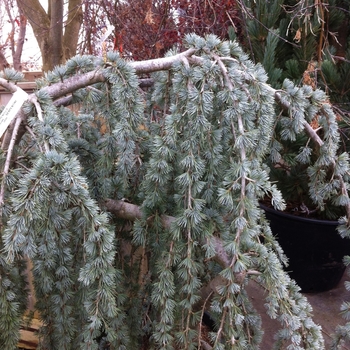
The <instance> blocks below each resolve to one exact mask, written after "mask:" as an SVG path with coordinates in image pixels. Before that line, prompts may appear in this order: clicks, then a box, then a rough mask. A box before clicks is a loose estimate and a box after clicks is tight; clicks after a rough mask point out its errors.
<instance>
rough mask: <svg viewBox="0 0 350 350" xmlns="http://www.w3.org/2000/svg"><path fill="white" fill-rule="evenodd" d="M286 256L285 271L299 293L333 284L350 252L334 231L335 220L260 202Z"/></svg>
mask: <svg viewBox="0 0 350 350" xmlns="http://www.w3.org/2000/svg"><path fill="white" fill-rule="evenodd" d="M261 208H262V209H264V210H265V213H266V218H267V219H268V220H269V221H270V227H271V230H272V233H273V234H274V235H275V236H276V238H277V240H278V242H279V244H280V245H281V247H282V249H283V251H284V253H285V254H286V256H287V257H288V259H289V265H288V267H286V271H287V272H288V273H289V276H290V277H291V278H292V279H294V280H295V281H296V282H297V284H298V285H299V287H300V288H301V291H302V292H303V293H315V292H324V291H327V290H330V289H332V288H334V287H336V286H337V284H338V283H339V281H340V280H341V278H342V276H343V273H344V271H345V266H344V264H343V257H344V256H345V255H350V239H343V238H341V237H340V235H339V234H338V233H337V231H336V227H337V225H338V223H337V222H336V221H326V220H317V219H308V218H303V217H300V216H294V215H291V214H287V213H284V212H280V211H276V210H274V209H272V208H268V207H266V206H264V205H261Z"/></svg>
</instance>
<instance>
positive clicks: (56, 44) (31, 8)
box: [17, 0, 83, 72]
mask: <svg viewBox="0 0 350 350" xmlns="http://www.w3.org/2000/svg"><path fill="white" fill-rule="evenodd" d="M17 4H18V7H19V8H20V9H21V11H22V12H23V14H24V15H25V16H26V17H27V19H28V21H29V23H30V25H31V26H32V28H33V32H34V35H35V38H36V40H37V42H38V45H39V48H40V52H41V56H42V61H43V67H42V70H43V71H44V72H46V71H49V70H52V69H53V68H54V66H56V65H59V64H62V63H64V62H65V60H67V59H68V58H70V57H71V56H74V55H75V54H76V48H77V43H78V38H79V31H80V27H81V24H82V21H83V16H82V9H81V5H82V0H70V1H69V4H68V11H69V13H68V17H67V24H66V26H65V30H64V33H63V28H64V21H63V20H64V16H63V0H50V1H49V8H48V12H46V11H45V9H44V8H43V6H42V5H41V3H40V1H39V0H17Z"/></svg>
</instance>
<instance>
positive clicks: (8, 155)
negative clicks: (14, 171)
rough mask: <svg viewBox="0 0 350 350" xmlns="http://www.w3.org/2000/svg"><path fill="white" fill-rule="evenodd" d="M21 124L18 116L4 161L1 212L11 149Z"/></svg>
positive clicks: (0, 198) (0, 201)
mask: <svg viewBox="0 0 350 350" xmlns="http://www.w3.org/2000/svg"><path fill="white" fill-rule="evenodd" d="M21 122H22V118H21V116H20V115H19V116H18V117H17V118H16V122H15V126H14V128H13V132H12V137H11V141H10V144H9V147H8V149H7V155H6V161H5V165H4V170H3V178H2V182H1V189H0V210H2V207H3V205H4V203H5V200H4V196H5V187H6V185H5V182H6V176H7V175H8V173H9V170H10V164H11V159H12V153H13V148H14V146H15V142H16V137H17V133H18V130H19V127H20V125H21Z"/></svg>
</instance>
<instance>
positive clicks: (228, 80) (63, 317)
mask: <svg viewBox="0 0 350 350" xmlns="http://www.w3.org/2000/svg"><path fill="white" fill-rule="evenodd" d="M185 44H186V47H187V48H186V50H185V51H183V52H176V51H171V52H169V53H168V54H167V55H166V57H164V58H162V59H155V60H148V61H139V62H137V61H126V60H124V59H122V58H121V57H120V55H119V54H118V53H117V52H110V53H108V54H107V55H106V57H95V56H76V57H74V58H72V59H70V60H68V61H67V63H66V64H65V65H62V66H57V67H56V68H55V69H54V70H53V71H51V72H48V73H47V74H46V75H45V77H44V78H43V79H41V80H40V81H38V82H37V84H38V90H37V91H36V92H35V94H33V95H30V96H29V98H28V101H27V102H26V103H25V104H24V106H23V108H22V110H21V111H20V113H19V114H17V116H16V118H15V119H14V121H13V122H12V124H11V125H10V127H9V128H8V129H7V131H6V133H5V135H4V136H3V138H2V153H1V164H2V167H3V168H2V174H3V175H2V178H1V190H0V203H1V214H2V221H1V222H2V226H1V232H2V240H1V248H2V249H1V257H0V273H1V278H2V283H1V284H0V301H1V304H2V305H3V307H2V308H1V310H0V329H1V333H0V344H1V345H3V346H4V348H6V349H14V348H15V347H16V344H17V340H18V334H19V325H20V321H21V318H22V315H23V313H24V311H25V309H26V302H27V297H28V294H27V289H26V286H27V281H26V279H25V276H24V268H25V264H26V261H27V259H30V260H31V261H32V263H33V275H34V287H35V294H36V298H37V303H36V309H37V310H38V311H39V313H40V316H41V318H42V321H43V327H42V328H41V330H40V341H41V347H42V348H43V349H50V350H51V349H52V350H54V349H60V350H61V349H78V348H80V349H97V348H98V347H100V348H101V346H102V345H101V344H102V343H103V344H106V343H108V344H109V346H110V348H111V349H132V348H135V349H136V348H145V349H146V348H150V349H151V348H154V349H178V348H180V349H196V348H197V349H198V348H200V347H202V348H203V349H256V348H257V347H258V346H259V343H260V341H261V337H262V331H263V330H262V329H261V320H260V316H259V314H258V313H257V312H256V311H255V309H254V305H253V304H252V302H251V300H250V298H249V295H248V293H247V286H249V284H251V283H257V284H258V285H259V286H261V288H263V289H264V290H265V293H266V294H265V295H266V297H265V305H266V312H267V314H268V315H269V316H270V317H271V318H274V319H278V320H279V321H280V325H281V327H280V329H278V330H276V347H279V346H282V345H283V344H287V345H289V346H290V347H289V349H303V348H304V349H322V348H323V339H322V333H321V329H320V327H319V326H317V325H316V324H315V323H314V322H313V320H312V315H311V308H310V305H309V304H308V302H307V299H306V298H305V297H304V296H302V294H301V293H300V289H299V287H298V286H297V285H296V284H295V282H294V281H293V280H291V279H290V278H289V276H288V274H287V273H286V272H285V271H284V270H283V264H284V263H285V262H286V257H285V256H284V254H283V252H282V250H281V248H280V246H279V244H278V242H277V241H276V239H275V237H274V236H273V235H272V233H271V230H270V228H269V225H268V222H267V221H266V219H265V216H264V213H263V211H262V210H261V209H260V208H259V200H260V199H262V198H263V197H264V196H266V195H269V196H271V197H272V201H273V203H274V205H275V207H277V208H283V207H284V201H283V199H282V198H281V194H280V192H279V191H278V189H277V188H276V186H275V184H273V183H271V182H270V180H269V171H268V167H267V165H266V163H265V159H266V157H268V156H269V155H270V146H271V140H272V138H273V135H274V125H275V123H276V121H277V119H278V118H280V117H281V116H282V113H285V112H286V113H287V116H285V117H284V118H282V119H283V123H284V126H285V129H284V131H283V132H284V136H285V137H286V138H290V139H293V137H294V136H295V134H297V133H300V132H305V131H306V132H307V133H308V135H309V137H310V138H312V139H313V140H314V141H315V143H316V146H317V147H320V158H319V159H318V160H317V161H316V162H315V164H312V168H313V169H314V178H315V180H316V181H315V183H314V184H313V187H311V191H314V193H315V200H319V201H320V202H321V201H322V198H320V196H317V194H318V193H319V190H320V189H322V191H323V195H324V196H325V197H327V198H334V199H335V200H336V199H337V200H342V201H343V203H345V204H346V203H347V204H349V203H350V202H349V201H348V200H346V198H348V197H347V196H346V194H345V193H344V189H345V188H346V186H347V182H346V181H347V178H346V176H345V175H344V174H345V173H346V172H347V171H348V169H349V164H348V157H347V155H346V154H341V155H338V154H337V150H338V144H339V134H338V130H337V128H336V126H335V125H336V116H335V114H334V112H333V111H332V109H331V106H330V105H329V104H328V99H327V96H326V95H325V94H324V93H323V92H322V91H320V90H313V89H312V88H311V87H310V86H304V87H301V88H297V87H295V86H294V85H293V84H292V83H291V82H290V81H288V80H286V81H285V82H284V84H283V88H282V89H281V90H279V91H276V90H275V89H273V88H272V87H271V86H270V85H268V84H267V75H266V73H265V71H264V69H263V68H262V66H261V65H260V64H254V63H252V62H251V61H250V60H249V58H248V56H247V55H246V54H245V53H244V52H243V51H242V49H241V48H240V46H239V45H238V44H237V42H233V41H221V40H219V39H218V37H216V36H214V35H208V36H207V37H205V38H203V37H199V36H197V35H194V34H191V35H187V36H186V39H185ZM146 74H147V77H146V78H145V76H146ZM20 78H21V76H20V75H19V73H17V72H14V71H12V70H6V71H5V72H4V75H3V77H2V78H1V79H0V84H1V85H3V86H5V87H7V88H8V89H10V90H11V91H12V92H15V91H16V90H18V89H19V88H18V87H17V86H16V85H15V84H14V82H16V81H18V80H19V79H20ZM71 104H75V106H76V107H75V108H74V109H72V108H67V107H65V106H68V105H71ZM315 115H317V118H318V122H319V125H322V129H323V134H322V135H323V138H322V139H321V138H320V136H319V135H318V134H317V132H316V131H315V130H313V129H312V128H311V127H310V125H309V123H310V122H311V121H312V120H313V118H314V117H315ZM326 158H327V159H328V161H325V159H326ZM327 172H328V173H329V172H333V175H334V176H332V177H331V181H328V180H327V181H328V182H327V187H325V186H324V184H325V181H326V179H325V177H324V176H322V174H324V173H327ZM347 222H348V219H347V218H346V217H344V218H343V226H342V228H341V229H342V230H343V231H342V232H343V234H344V235H346V234H347ZM206 310H208V311H209V312H210V314H211V316H212V318H213V320H214V321H215V327H214V329H213V330H212V332H211V333H210V339H204V338H203V336H202V335H203V330H202V327H201V319H202V318H203V314H204V312H205V311H206Z"/></svg>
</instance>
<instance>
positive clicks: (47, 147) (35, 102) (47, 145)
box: [28, 94, 50, 152]
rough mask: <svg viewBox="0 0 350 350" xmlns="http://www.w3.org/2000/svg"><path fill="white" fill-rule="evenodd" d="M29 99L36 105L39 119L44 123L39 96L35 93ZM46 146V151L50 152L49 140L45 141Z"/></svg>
mask: <svg viewBox="0 0 350 350" xmlns="http://www.w3.org/2000/svg"><path fill="white" fill-rule="evenodd" d="M28 101H29V102H31V103H33V105H34V106H35V109H36V112H37V114H38V119H39V120H40V121H41V122H42V123H44V118H43V113H42V110H41V107H40V104H39V102H38V99H37V97H36V96H35V95H34V94H32V95H30V96H29V98H28ZM44 148H45V151H46V152H49V151H50V146H49V144H48V143H47V141H45V142H44Z"/></svg>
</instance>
